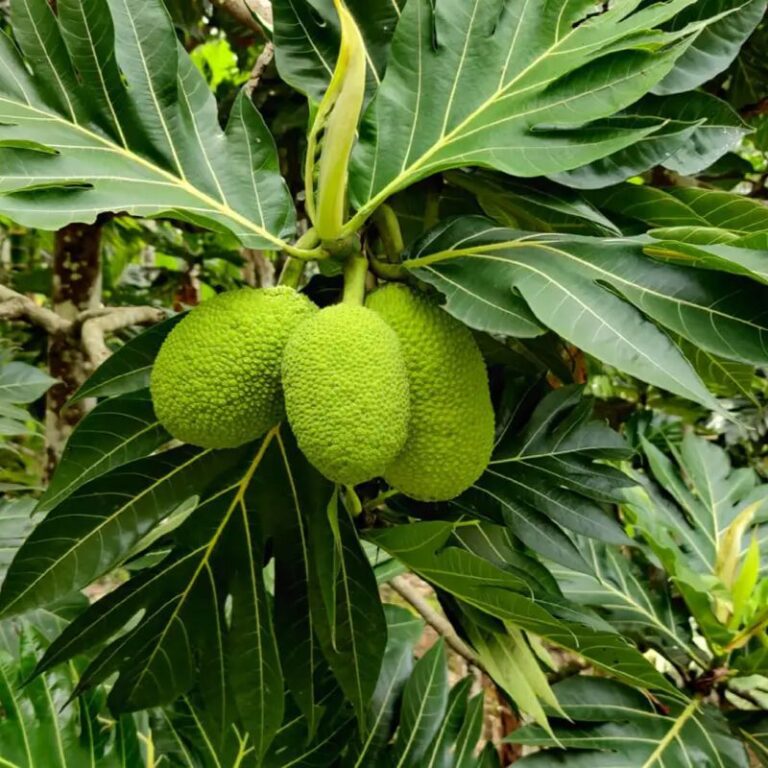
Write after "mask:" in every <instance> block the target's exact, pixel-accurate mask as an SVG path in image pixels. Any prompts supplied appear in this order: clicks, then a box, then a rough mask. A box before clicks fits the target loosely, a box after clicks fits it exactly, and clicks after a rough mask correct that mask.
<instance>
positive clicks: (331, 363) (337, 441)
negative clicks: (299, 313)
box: [283, 304, 409, 485]
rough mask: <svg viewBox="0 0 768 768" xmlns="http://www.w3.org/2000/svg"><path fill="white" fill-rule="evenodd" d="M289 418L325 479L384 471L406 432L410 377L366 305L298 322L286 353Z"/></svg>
mask: <svg viewBox="0 0 768 768" xmlns="http://www.w3.org/2000/svg"><path fill="white" fill-rule="evenodd" d="M283 389H284V390H285V409H286V412H287V414H288V421H289V423H290V425H291V427H292V429H293V432H294V434H295V435H296V440H297V441H298V443H299V447H300V448H301V450H302V451H303V452H304V454H305V455H306V457H307V458H308V459H309V461H310V462H311V463H312V464H313V465H314V466H315V467H316V468H317V469H318V470H319V471H320V472H322V473H323V474H324V475H325V476H326V477H327V478H328V479H330V480H333V481H334V482H337V483H345V484H347V485H357V484H358V483H362V482H365V481H366V480H370V479H371V478H374V477H378V476H380V475H381V474H382V473H383V472H384V469H385V468H386V466H387V465H388V464H389V463H390V462H391V461H392V459H394V457H395V456H396V455H397V454H398V453H399V452H400V450H401V448H402V447H403V445H404V443H405V438H406V435H407V432H408V413H409V397H408V378H407V372H406V369H405V363H404V361H403V357H402V355H401V353H400V344H399V343H398V340H397V336H396V335H395V334H394V332H393V331H392V329H391V328H390V327H389V326H388V325H387V324H386V323H385V322H384V321H383V320H382V319H381V318H380V317H379V316H378V315H376V314H375V313H374V312H371V311H370V310H369V309H366V308H365V307H362V306H356V305H351V304H337V305H335V306H332V307H328V308H326V309H323V310H321V311H320V312H318V313H317V315H315V316H314V317H313V318H312V319H311V320H309V321H308V322H306V323H304V324H303V325H301V326H299V327H298V328H297V329H296V331H295V332H294V334H293V335H292V336H291V338H290V341H289V342H288V346H287V347H286V348H285V356H284V357H283Z"/></svg>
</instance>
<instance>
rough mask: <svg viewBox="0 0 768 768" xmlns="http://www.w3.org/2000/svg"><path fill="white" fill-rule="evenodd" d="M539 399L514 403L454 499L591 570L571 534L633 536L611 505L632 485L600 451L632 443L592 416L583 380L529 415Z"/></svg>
mask: <svg viewBox="0 0 768 768" xmlns="http://www.w3.org/2000/svg"><path fill="white" fill-rule="evenodd" d="M533 405H534V402H533V401H532V400H531V399H530V398H523V399H521V400H519V401H518V402H517V403H515V410H514V411H513V412H512V414H510V419H509V423H508V424H505V425H504V427H503V432H502V434H501V437H500V438H499V440H498V442H497V445H496V448H495V451H494V454H493V458H492V459H491V462H490V464H489V466H488V468H487V469H486V471H485V473H484V474H483V475H482V477H480V479H479V480H478V481H477V482H476V483H475V484H474V488H473V491H472V492H471V493H468V494H465V495H464V496H463V497H461V498H460V499H458V500H457V501H456V502H454V503H453V504H452V506H454V507H456V508H458V509H460V510H461V512H462V514H464V515H476V516H478V517H480V518H481V519H488V518H491V519H494V520H495V521H496V522H499V523H503V524H504V525H506V526H507V527H508V528H509V530H510V531H511V532H513V533H514V534H515V535H516V536H517V537H519V538H520V540H521V541H523V542H524V543H525V544H526V545H527V546H528V547H529V548H530V549H532V550H533V551H535V552H538V553H539V554H542V555H544V556H546V557H548V558H550V559H551V560H553V561H555V562H558V563H563V564H565V565H566V566H569V567H571V568H574V569H576V570H578V571H585V572H588V573H589V572H590V571H591V567H590V564H589V563H588V562H587V561H586V560H585V559H584V557H583V556H582V554H581V553H580V551H579V549H578V548H577V547H576V546H575V544H574V542H573V540H572V537H571V534H572V533H577V534H581V535H584V536H588V537H592V538H595V539H600V540H602V541H607V542H612V543H614V544H626V543H628V541H629V540H628V539H627V536H626V534H625V533H624V531H623V529H622V527H621V526H620V525H619V523H618V522H617V520H616V517H615V515H612V514H611V513H610V512H609V511H607V505H608V504H610V503H612V502H614V503H615V502H616V501H618V500H620V499H621V498H623V497H622V496H621V489H622V488H626V487H628V486H630V485H633V481H632V480H631V479H630V478H628V477H627V476H626V475H625V474H623V473H621V472H619V471H618V470H615V469H613V468H612V467H610V466H606V465H605V464H599V463H597V462H596V459H614V460H618V459H624V458H628V457H629V456H630V455H631V449H630V448H629V447H628V446H627V444H626V443H625V442H624V441H623V440H622V438H621V437H620V436H619V435H618V434H617V433H616V432H614V431H613V430H612V429H610V428H609V427H608V426H607V425H605V424H602V423H600V422H599V421H597V420H595V419H594V417H593V413H592V402H591V401H590V400H589V399H588V398H584V397H583V392H582V389H581V388H580V387H578V386H570V387H562V388H560V389H558V390H555V391H553V392H550V393H549V394H548V395H546V396H545V397H544V398H543V399H542V400H541V401H540V402H539V403H536V404H535V408H534V410H533V413H532V414H530V416H528V414H527V413H526V410H527V408H529V407H533Z"/></svg>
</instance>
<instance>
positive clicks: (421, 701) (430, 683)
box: [395, 638, 448, 768]
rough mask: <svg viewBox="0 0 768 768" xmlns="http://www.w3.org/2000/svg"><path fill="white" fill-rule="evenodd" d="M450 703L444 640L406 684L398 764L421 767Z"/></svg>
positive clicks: (413, 767)
mask: <svg viewBox="0 0 768 768" xmlns="http://www.w3.org/2000/svg"><path fill="white" fill-rule="evenodd" d="M447 704H448V674H447V670H446V666H445V650H444V641H443V639H442V638H440V640H438V641H437V643H435V645H433V646H432V647H431V648H430V649H429V650H428V651H427V652H426V653H425V654H424V656H422V657H421V659H419V661H418V662H417V663H416V666H415V667H414V670H413V674H412V675H411V677H410V678H409V680H408V682H407V683H406V685H405V690H404V692H403V706H402V712H401V714H400V727H399V729H398V732H397V740H396V742H395V753H396V755H397V765H398V766H401V768H420V766H423V765H424V762H423V759H424V755H425V754H426V752H427V750H428V749H429V745H430V743H431V742H432V739H433V738H434V737H435V734H436V733H437V732H438V729H439V728H440V723H441V722H442V721H443V718H444V717H445V712H446V708H447Z"/></svg>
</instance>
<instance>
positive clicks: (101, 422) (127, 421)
mask: <svg viewBox="0 0 768 768" xmlns="http://www.w3.org/2000/svg"><path fill="white" fill-rule="evenodd" d="M169 440H170V435H169V434H168V433H167V432H166V431H165V430H164V429H163V428H162V427H161V426H160V423H159V422H158V420H157V417H156V416H155V412H154V409H153V408H152V401H151V399H150V397H149V392H148V391H147V390H140V391H139V392H137V393H128V394H127V395H121V396H119V397H115V398H111V399H109V400H105V401H103V402H102V403H100V404H99V405H98V406H97V407H96V408H95V409H94V410H93V411H91V412H90V413H89V414H88V415H87V416H86V418H85V419H84V420H83V423H82V424H81V425H80V428H79V429H78V430H77V432H76V433H75V434H74V435H73V436H72V438H71V439H70V440H69V441H68V442H67V446H66V449H65V450H64V454H63V455H62V457H61V460H60V461H59V463H58V465H57V467H56V472H55V474H54V476H53V477H52V478H51V482H50V483H49V484H48V487H47V488H46V490H45V493H44V494H43V496H42V497H41V499H40V501H39V502H38V504H37V507H36V511H37V512H47V511H49V510H51V509H53V508H54V507H55V506H56V505H57V504H58V503H59V502H60V501H62V500H63V499H64V498H66V497H67V496H69V495H70V494H71V493H72V492H73V491H75V490H76V489H77V488H79V487H80V486H81V485H84V484H85V483H87V482H88V481H89V480H92V479H93V478H95V477H98V476H99V475H103V474H104V473H105V472H109V471H110V470H111V469H113V468H114V467H117V466H119V465H121V464H127V463H128V462H129V461H132V460H134V459H138V458H141V457H143V456H147V455H148V454H150V453H152V451H154V450H155V449H156V448H159V447H160V446H161V445H162V444H163V443H165V442H167V441H169Z"/></svg>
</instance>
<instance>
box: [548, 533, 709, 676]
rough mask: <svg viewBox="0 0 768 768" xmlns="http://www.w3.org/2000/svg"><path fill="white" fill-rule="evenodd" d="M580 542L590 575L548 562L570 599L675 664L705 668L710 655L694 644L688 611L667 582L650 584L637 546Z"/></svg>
mask: <svg viewBox="0 0 768 768" xmlns="http://www.w3.org/2000/svg"><path fill="white" fill-rule="evenodd" d="M578 546H579V551H580V552H581V553H582V555H583V556H584V558H585V560H586V561H587V562H588V564H589V566H590V572H589V573H585V572H584V570H581V571H574V570H569V569H567V568H565V567H564V566H562V565H558V564H554V565H552V566H550V569H551V571H552V573H553V575H554V576H555V578H557V580H558V583H559V585H560V587H561V588H562V590H563V593H564V594H565V596H566V597H568V598H570V599H571V600H573V601H574V602H576V603H579V604H581V605H585V606H588V607H590V608H592V609H593V610H596V611H598V612H599V613H600V614H601V615H602V616H604V617H605V618H606V620H607V621H608V622H610V624H611V625H612V626H614V627H616V629H617V630H618V631H619V632H621V633H622V634H623V635H626V636H627V637H631V638H633V639H634V640H635V641H636V642H638V643H640V644H642V645H648V646H652V647H656V648H659V649H661V650H662V652H663V653H665V654H666V655H667V656H668V657H669V658H671V659H673V660H674V661H676V662H679V663H682V664H687V663H688V662H690V661H691V660H692V661H694V662H696V663H698V664H699V666H700V667H702V668H704V667H705V666H706V663H707V658H706V655H705V654H704V653H703V652H702V651H701V650H700V649H699V648H697V647H696V646H695V645H694V643H693V637H692V633H691V628H690V627H689V626H688V623H687V622H688V617H687V614H686V613H685V612H684V611H683V610H681V607H680V605H679V604H678V601H677V600H675V598H674V597H673V595H672V591H671V589H670V588H669V585H666V584H661V583H653V584H650V583H649V581H648V578H647V574H648V573H649V564H648V562H647V561H646V560H645V558H643V557H642V556H641V555H640V554H639V553H638V552H637V550H633V551H631V552H630V553H628V552H624V551H622V550H621V549H620V548H618V547H611V546H607V545H605V544H601V543H599V542H595V541H589V540H587V539H580V540H579V541H578Z"/></svg>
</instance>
